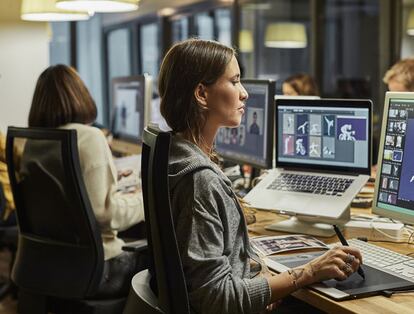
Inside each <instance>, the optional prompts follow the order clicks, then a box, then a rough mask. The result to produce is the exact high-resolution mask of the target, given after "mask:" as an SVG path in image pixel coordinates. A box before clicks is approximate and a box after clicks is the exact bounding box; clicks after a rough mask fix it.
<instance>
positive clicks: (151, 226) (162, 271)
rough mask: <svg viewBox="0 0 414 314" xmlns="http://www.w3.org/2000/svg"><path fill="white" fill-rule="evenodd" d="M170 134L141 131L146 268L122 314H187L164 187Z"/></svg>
mask: <svg viewBox="0 0 414 314" xmlns="http://www.w3.org/2000/svg"><path fill="white" fill-rule="evenodd" d="M170 141H171V133H169V132H161V131H160V130H159V129H158V128H156V127H153V126H147V127H146V128H145V130H144V136H143V146H142V161H141V178H142V192H143V196H144V209H145V223H146V229H147V239H148V247H149V251H150V257H151V258H150V266H149V269H148V270H144V271H141V272H139V273H138V274H137V275H135V276H134V278H133V279H132V284H131V285H132V287H131V291H130V295H129V296H128V301H127V305H126V306H125V310H124V314H133V313H143V314H152V313H180V314H186V313H190V306H189V301H188V292H187V288H186V282H185V278H184V272H183V267H182V264H181V258H180V254H179V251H178V245H177V240H176V236H175V229H174V223H173V218H172V214H171V206H170V196H169V186H168V158H169V148H170Z"/></svg>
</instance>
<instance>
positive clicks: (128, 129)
mask: <svg viewBox="0 0 414 314" xmlns="http://www.w3.org/2000/svg"><path fill="white" fill-rule="evenodd" d="M150 101H151V77H149V76H147V75H136V76H127V77H117V78H114V79H113V80H112V119H111V120H112V125H111V130H112V133H113V134H114V136H115V137H116V138H120V139H124V140H127V141H132V142H134V143H137V142H138V143H141V142H142V134H143V131H144V126H145V124H146V123H147V122H148V116H147V115H146V112H145V108H146V107H148V104H146V103H148V102H150Z"/></svg>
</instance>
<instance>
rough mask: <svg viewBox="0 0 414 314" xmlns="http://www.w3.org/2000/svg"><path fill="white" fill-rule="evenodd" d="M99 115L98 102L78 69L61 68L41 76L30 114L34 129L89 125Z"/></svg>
mask: <svg viewBox="0 0 414 314" xmlns="http://www.w3.org/2000/svg"><path fill="white" fill-rule="evenodd" d="M96 115H97V110H96V105H95V102H94V100H93V98H92V96H91V95H90V93H89V91H88V89H87V87H86V86H85V84H84V83H83V82H82V80H81V78H80V77H79V75H78V73H77V72H76V71H75V69H73V68H71V67H68V66H66V65H63V64H58V65H54V66H50V67H48V68H47V69H46V70H44V71H43V73H42V74H40V76H39V79H38V80H37V84H36V89H35V91H34V95H33V100H32V106H31V108H30V113H29V126H30V127H49V128H56V127H59V126H61V125H64V124H67V123H82V124H88V123H92V122H93V121H95V119H96Z"/></svg>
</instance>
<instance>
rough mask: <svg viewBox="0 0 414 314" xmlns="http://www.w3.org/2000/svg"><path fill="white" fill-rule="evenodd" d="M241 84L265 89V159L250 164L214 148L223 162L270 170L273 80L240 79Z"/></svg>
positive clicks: (274, 86) (271, 157) (274, 85)
mask: <svg viewBox="0 0 414 314" xmlns="http://www.w3.org/2000/svg"><path fill="white" fill-rule="evenodd" d="M240 82H241V84H242V85H244V84H257V85H265V86H266V87H267V91H268V94H267V108H265V111H266V114H267V130H266V132H267V141H266V143H265V145H266V147H267V152H266V154H265V158H264V160H263V162H252V161H251V160H249V159H248V158H246V159H244V158H242V157H240V158H235V157H234V155H233V154H232V153H228V152H226V150H220V149H219V148H218V147H216V151H217V153H218V154H219V156H221V157H223V158H224V159H225V160H229V161H232V162H236V163H241V164H249V165H252V166H253V167H256V168H261V169H269V168H272V161H273V133H274V132H273V129H274V124H273V115H274V112H273V110H274V97H275V92H276V83H275V81H274V80H259V79H257V80H255V79H242V80H240Z"/></svg>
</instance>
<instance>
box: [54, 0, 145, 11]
mask: <svg viewBox="0 0 414 314" xmlns="http://www.w3.org/2000/svg"><path fill="white" fill-rule="evenodd" d="M56 6H57V7H58V8H60V9H65V10H74V11H78V10H79V11H93V12H103V13H108V12H127V11H134V10H137V9H138V0H57V1H56Z"/></svg>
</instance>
